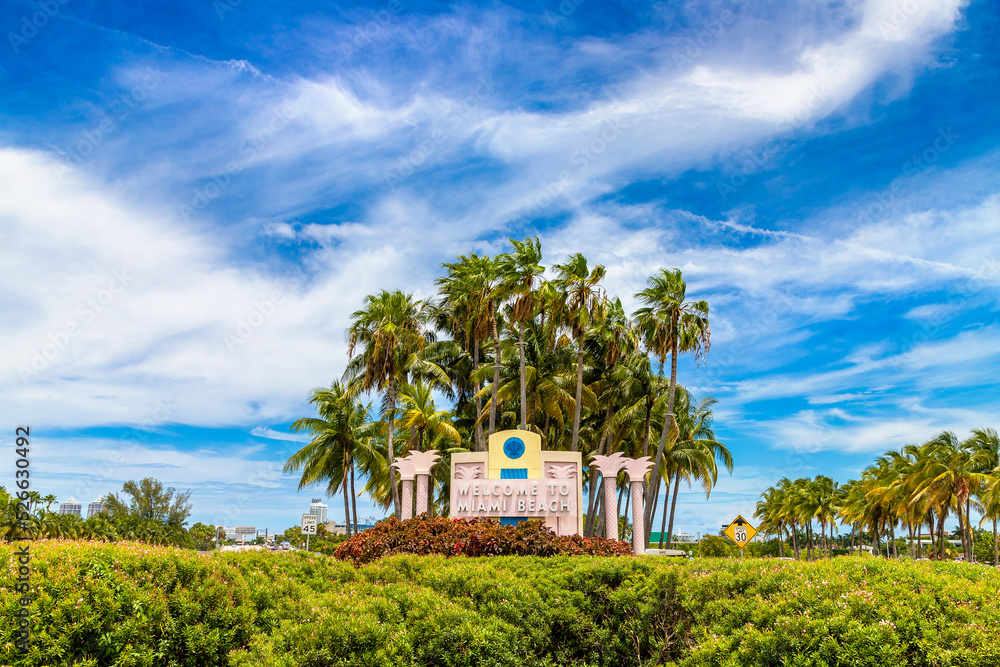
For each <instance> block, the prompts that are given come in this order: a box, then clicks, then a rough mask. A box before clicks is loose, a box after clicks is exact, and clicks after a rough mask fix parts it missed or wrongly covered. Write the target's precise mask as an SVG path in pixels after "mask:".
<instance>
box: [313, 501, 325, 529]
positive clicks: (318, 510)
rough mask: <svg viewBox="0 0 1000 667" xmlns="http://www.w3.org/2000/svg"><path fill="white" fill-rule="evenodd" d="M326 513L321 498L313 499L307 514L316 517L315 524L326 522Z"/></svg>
mask: <svg viewBox="0 0 1000 667" xmlns="http://www.w3.org/2000/svg"><path fill="white" fill-rule="evenodd" d="M326 512H327V506H326V503H324V502H323V499H322V498H313V499H312V502H311V503H309V513H310V514H315V515H316V516H317V517H318V519H317V523H326V522H327V518H326Z"/></svg>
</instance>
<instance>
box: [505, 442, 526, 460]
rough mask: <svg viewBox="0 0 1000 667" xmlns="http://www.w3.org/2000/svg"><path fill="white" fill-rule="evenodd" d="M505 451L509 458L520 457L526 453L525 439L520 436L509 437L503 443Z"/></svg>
mask: <svg viewBox="0 0 1000 667" xmlns="http://www.w3.org/2000/svg"><path fill="white" fill-rule="evenodd" d="M503 453H504V454H506V455H507V458H509V459H519V458H521V457H522V456H523V455H524V441H523V440H521V439H520V438H507V440H506V441H505V442H504V443H503Z"/></svg>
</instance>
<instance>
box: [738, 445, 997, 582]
mask: <svg viewBox="0 0 1000 667" xmlns="http://www.w3.org/2000/svg"><path fill="white" fill-rule="evenodd" d="M998 450H1000V438H998V436H997V432H996V431H995V430H993V429H988V428H982V429H975V430H973V431H972V432H971V435H970V437H968V438H966V439H965V440H962V439H961V438H959V437H958V436H957V435H955V434H954V433H953V432H951V431H945V432H943V433H941V434H940V435H938V436H936V437H934V438H931V439H930V440H928V441H926V442H924V443H922V444H919V445H907V446H905V447H902V448H901V449H899V450H891V451H888V452H886V453H885V454H883V455H882V456H879V457H878V458H876V460H875V462H874V463H873V464H872V465H870V466H868V467H867V468H866V469H865V470H864V471H863V472H862V475H861V479H859V480H851V481H849V482H847V483H845V484H842V485H839V486H838V485H837V483H836V482H834V481H833V480H831V479H830V478H828V477H822V476H821V477H816V478H815V479H812V480H809V479H797V480H794V481H791V480H788V479H782V480H781V481H780V482H779V483H778V485H777V486H776V487H771V488H768V489H767V490H766V491H765V492H764V493H763V495H762V496H761V500H760V501H759V502H758V503H757V516H759V517H760V518H761V519H762V520H763V523H762V528H763V529H764V530H766V531H767V532H770V533H773V534H777V535H779V536H780V537H781V540H779V545H780V544H781V542H782V541H783V540H784V539H785V537H786V536H787V537H788V538H790V540H791V543H792V546H793V548H794V549H795V553H796V556H798V555H799V553H800V547H801V542H803V541H805V542H806V543H807V547H806V549H807V557H809V558H812V557H813V534H814V530H813V526H814V524H815V523H819V525H820V532H821V536H822V538H823V542H824V548H825V542H826V531H827V528H829V529H830V532H831V534H832V532H833V528H834V526H836V525H837V524H838V523H842V524H843V525H845V526H849V527H850V529H851V546H852V548H853V546H854V543H855V536H856V535H858V534H860V533H862V532H863V533H866V534H868V535H870V536H871V538H872V549H873V551H878V550H880V546H879V545H880V538H882V537H886V538H888V542H887V544H886V550H887V551H888V550H889V549H891V553H892V555H893V556H896V557H898V556H899V548H898V546H897V543H896V530H897V528H899V529H900V530H902V529H904V528H905V530H906V538H907V545H908V550H909V556H911V557H921V556H923V555H924V554H925V550H924V539H925V537H924V536H925V533H924V532H923V531H924V528H925V527H926V529H927V533H926V536H927V538H928V545H927V551H926V554H927V555H928V556H929V557H930V558H936V559H942V558H944V557H945V556H946V553H947V550H946V549H947V548H946V545H945V540H946V536H947V532H946V531H945V522H946V521H947V520H948V519H949V518H950V517H954V518H955V519H956V520H957V523H958V531H957V532H958V534H959V538H960V541H961V548H962V556H963V558H964V559H965V560H968V561H970V562H971V561H972V560H973V548H972V547H973V545H972V536H973V520H974V519H973V508H975V509H976V510H977V511H978V512H979V514H980V516H981V520H980V522H979V524H980V525H982V523H984V522H986V521H992V524H993V561H994V564H997V563H998V560H1000V553H998V552H1000V544H998V540H997V520H998V519H1000V455H998Z"/></svg>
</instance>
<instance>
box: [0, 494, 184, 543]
mask: <svg viewBox="0 0 1000 667" xmlns="http://www.w3.org/2000/svg"><path fill="white" fill-rule="evenodd" d="M55 502H56V497H55V496H53V495H51V494H49V495H46V496H42V495H40V494H39V493H38V492H37V491H31V492H29V494H28V499H27V500H26V501H24V507H25V510H26V511H27V513H28V518H27V519H26V520H25V521H23V522H22V521H20V520H19V519H18V515H17V514H18V513H17V505H18V500H17V498H15V497H14V496H12V495H10V494H8V493H7V492H6V490H5V489H4V488H3V487H0V538H2V539H3V540H5V541H8V542H9V541H12V540H14V539H23V538H29V539H69V540H99V541H102V542H117V541H120V540H132V541H137V542H146V543H148V544H160V545H168V544H172V545H184V544H186V543H187V542H188V536H187V531H186V530H185V529H184V527H183V526H179V525H173V524H168V523H164V522H162V521H156V520H153V519H142V518H139V517H132V516H110V515H109V514H107V513H104V512H100V513H97V514H94V515H93V516H91V517H89V518H87V519H83V518H81V517H80V516H79V515H73V514H60V513H58V512H53V511H52V510H51V509H50V508H51V506H52V505H53V504H54V503H55Z"/></svg>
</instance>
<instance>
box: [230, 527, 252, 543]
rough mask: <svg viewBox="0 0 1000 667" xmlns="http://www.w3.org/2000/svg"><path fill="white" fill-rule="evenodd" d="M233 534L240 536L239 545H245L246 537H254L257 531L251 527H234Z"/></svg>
mask: <svg viewBox="0 0 1000 667" xmlns="http://www.w3.org/2000/svg"><path fill="white" fill-rule="evenodd" d="M233 532H234V533H236V534H237V535H239V536H240V544H243V545H245V544H246V543H247V535H256V534H257V529H256V528H255V527H253V526H236V529H235V530H234V531H233Z"/></svg>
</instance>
